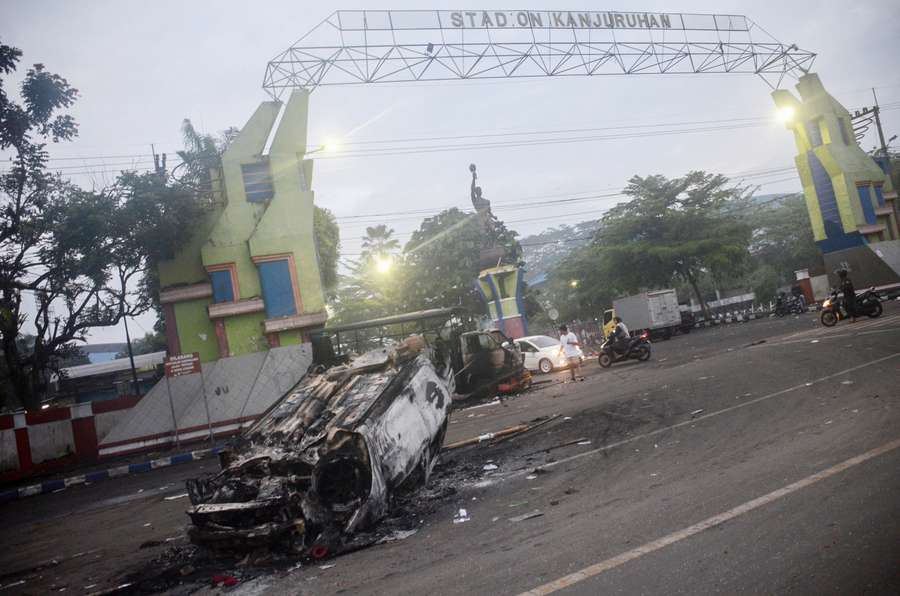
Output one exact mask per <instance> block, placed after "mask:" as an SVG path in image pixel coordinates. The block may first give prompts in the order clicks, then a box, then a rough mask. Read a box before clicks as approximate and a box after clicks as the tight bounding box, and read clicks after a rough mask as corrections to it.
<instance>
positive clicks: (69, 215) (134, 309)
mask: <svg viewBox="0 0 900 596" xmlns="http://www.w3.org/2000/svg"><path fill="white" fill-rule="evenodd" d="M20 56H21V52H20V51H19V50H16V49H14V48H10V47H9V46H3V45H2V44H0V73H2V74H3V75H6V74H9V73H11V72H13V71H14V69H15V66H16V63H17V62H18V60H19V57H20ZM2 89H3V80H2V79H0V150H10V151H12V153H13V157H12V160H11V164H12V165H11V168H10V169H9V170H8V171H7V172H6V173H5V174H3V175H2V176H0V345H2V350H3V359H4V365H5V366H4V374H5V375H6V379H4V382H3V385H4V386H6V387H7V388H9V390H8V391H7V393H9V394H11V395H13V396H14V397H15V398H16V400H18V401H19V402H21V403H22V404H23V405H24V406H26V407H27V408H28V409H33V408H36V407H38V405H39V397H40V394H41V392H42V391H43V387H44V385H45V384H46V381H47V377H48V373H49V371H52V370H53V369H55V368H57V367H58V364H59V362H60V361H62V360H64V359H66V358H68V357H71V356H72V355H73V354H74V353H75V352H76V351H77V348H76V347H75V344H74V342H76V341H84V339H85V335H86V333H87V332H88V331H89V330H90V329H91V328H93V327H103V326H110V325H115V324H117V323H118V322H119V321H121V320H122V318H123V317H125V316H135V315H137V314H140V313H141V312H144V311H145V310H146V309H147V308H149V301H148V300H147V299H146V297H145V296H143V295H142V294H141V292H139V291H138V282H139V280H140V278H141V276H142V275H143V274H144V273H145V272H146V271H147V270H148V269H149V268H151V267H152V263H153V261H154V259H157V258H159V256H160V255H161V254H164V253H166V252H168V251H171V250H172V245H173V244H177V243H178V242H180V241H181V239H183V238H184V237H185V236H186V234H184V231H185V229H186V227H187V226H189V225H191V221H192V219H191V217H192V213H193V211H192V209H194V204H193V201H192V200H191V199H192V196H193V195H192V193H191V192H190V191H189V190H187V189H184V188H182V187H180V186H177V185H175V186H171V187H169V188H167V190H166V191H165V192H157V190H158V188H159V186H160V185H161V184H162V186H163V187H165V186H166V185H165V184H164V183H160V181H159V177H158V176H157V175H156V174H146V175H137V174H131V173H126V174H123V175H122V176H120V178H119V179H118V182H117V183H116V185H114V186H113V187H112V188H110V189H105V190H102V191H98V192H94V191H84V190H81V189H79V188H77V187H76V186H74V185H72V184H70V183H68V182H66V181H64V180H62V179H61V178H60V177H59V176H53V175H51V174H50V173H49V172H48V168H47V160H48V154H47V151H46V143H47V142H48V141H53V142H59V141H63V140H68V139H71V138H73V137H74V136H75V134H76V132H77V127H76V125H75V122H74V120H73V119H72V118H71V116H69V115H68V114H64V113H62V112H64V110H65V109H66V108H68V107H70V106H71V105H72V104H73V102H74V101H75V98H76V97H77V91H76V90H75V89H73V88H72V87H70V86H69V84H68V82H67V81H66V80H65V79H63V78H62V77H60V76H58V75H54V74H50V73H48V72H46V70H45V69H44V67H43V66H41V65H35V67H34V68H33V69H30V70H29V71H28V72H27V74H26V76H25V79H24V81H23V82H22V84H21V87H20V95H21V97H22V102H21V103H16V102H14V101H13V100H12V99H11V98H10V97H9V96H8V95H7V94H6V92H5V91H3V90H2ZM148 187H151V188H152V189H153V192H146V189H147V188H148ZM25 296H31V297H33V302H34V305H35V309H34V313H33V315H29V313H28V309H27V308H26V307H25V306H24V305H25V304H26V303H25V302H23V298H24V297H25ZM29 302H30V301H29ZM26 324H28V325H30V326H31V327H33V335H34V341H33V343H32V344H31V346H30V348H29V349H27V350H26V349H23V348H22V346H21V343H20V341H19V339H20V337H21V336H22V335H23V334H24V333H26V332H30V331H31V330H30V329H28V328H27V327H26Z"/></svg>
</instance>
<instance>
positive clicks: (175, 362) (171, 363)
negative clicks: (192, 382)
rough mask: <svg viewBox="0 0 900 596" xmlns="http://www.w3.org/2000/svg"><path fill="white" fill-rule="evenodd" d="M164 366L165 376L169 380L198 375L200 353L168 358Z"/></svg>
mask: <svg viewBox="0 0 900 596" xmlns="http://www.w3.org/2000/svg"><path fill="white" fill-rule="evenodd" d="M165 366H166V376H167V377H169V378H175V377H180V376H182V375H192V374H195V373H198V372H200V352H193V353H191V354H176V355H174V356H168V357H167V358H166V360H165Z"/></svg>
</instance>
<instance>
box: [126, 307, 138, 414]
mask: <svg viewBox="0 0 900 596" xmlns="http://www.w3.org/2000/svg"><path fill="white" fill-rule="evenodd" d="M122 322H123V323H125V341H126V342H127V343H128V360H129V361H131V380H132V381H133V382H134V392H135V393H137V396H138V397H140V396H141V386H140V385H138V378H137V369H135V368H134V352H132V350H131V334H130V333H128V317H127V316H126V317H122Z"/></svg>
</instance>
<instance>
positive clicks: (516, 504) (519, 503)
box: [509, 501, 528, 507]
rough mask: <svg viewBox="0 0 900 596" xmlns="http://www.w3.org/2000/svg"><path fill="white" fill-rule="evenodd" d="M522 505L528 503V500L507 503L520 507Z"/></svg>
mask: <svg viewBox="0 0 900 596" xmlns="http://www.w3.org/2000/svg"><path fill="white" fill-rule="evenodd" d="M522 505H528V501H516V502H515V503H510V504H509V506H510V507H521V506H522Z"/></svg>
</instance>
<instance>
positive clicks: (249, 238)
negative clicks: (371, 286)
mask: <svg viewBox="0 0 900 596" xmlns="http://www.w3.org/2000/svg"><path fill="white" fill-rule="evenodd" d="M308 101H309V96H308V93H307V92H305V91H302V90H301V91H295V92H294V93H293V94H292V95H291V97H290V99H289V100H288V102H287V104H286V105H285V106H284V113H283V115H282V117H281V119H280V121H279V125H278V129H277V130H276V131H275V134H274V137H273V141H272V145H271V148H270V150H269V152H268V155H265V156H264V155H263V153H264V150H265V145H266V141H267V140H268V138H269V136H270V134H271V131H272V127H273V126H274V124H275V122H276V120H277V117H278V114H279V111H280V110H281V109H282V105H281V103H279V102H271V101H270V102H263V103H262V104H260V106H259V107H258V108H257V109H256V111H255V112H254V114H253V115H252V116H251V118H250V120H249V121H248V122H247V123H246V124H245V125H244V127H243V128H242V129H241V133H240V134H239V135H238V137H237V138H236V139H235V140H234V141H233V142H232V143H231V145H229V147H228V149H227V150H226V151H225V153H224V155H223V156H222V170H223V171H222V176H221V179H222V180H223V183H224V192H223V195H224V197H225V201H224V206H221V207H218V208H217V209H216V210H215V211H212V212H210V213H209V214H208V215H207V216H206V217H205V218H204V220H203V222H202V223H201V224H200V225H199V226H198V229H197V232H196V234H195V235H194V236H193V237H192V239H191V240H190V241H189V242H188V244H187V245H186V246H185V247H184V248H183V249H182V250H181V251H179V254H178V255H177V256H176V257H175V258H174V259H172V260H171V261H166V262H164V263H161V264H160V267H159V271H160V281H161V286H162V288H163V289H169V288H173V287H176V286H179V285H184V284H196V283H207V282H208V281H209V276H208V274H207V268H208V267H211V266H215V265H224V264H229V263H233V264H234V265H235V269H236V272H237V283H238V287H237V288H236V291H237V292H236V293H237V295H236V297H235V298H236V299H239V300H250V299H254V298H261V297H262V295H261V294H262V292H261V288H260V282H259V274H258V271H257V267H256V264H255V263H254V262H253V258H254V257H265V256H270V255H280V254H291V255H293V258H294V262H295V264H296V267H297V270H296V275H297V281H298V286H299V291H300V299H301V302H302V313H304V314H306V313H316V312H321V311H323V310H324V309H325V301H324V296H323V291H322V285H321V277H320V274H319V266H318V258H317V255H316V248H315V237H314V232H313V201H314V194H313V192H312V190H311V184H312V174H313V162H312V161H311V160H304V159H303V157H304V153H305V152H306V143H307V140H306V133H307V117H308ZM259 163H267V164H268V166H269V171H270V174H271V179H272V187H273V190H274V196H273V198H272V199H271V200H269V201H267V202H264V203H250V202H247V198H246V193H245V191H244V180H243V175H242V169H241V165H242V164H259ZM209 302H210V301H209V300H202V301H197V300H195V301H191V302H187V303H180V304H177V305H176V307H175V318H176V321H177V329H178V337H179V341H180V342H181V347H182V351H184V352H191V351H197V352H200V353H201V357H202V358H203V360H205V361H208V360H213V359H215V358H217V357H218V342H217V339H216V334H215V324H214V323H213V321H211V320H210V319H209V313H208V310H207V305H208V304H209ZM298 306H299V305H298ZM264 321H265V313H253V314H244V315H236V316H230V317H226V318H225V319H224V322H225V333H226V336H227V338H228V347H229V352H230V354H231V355H234V356H237V355H240V354H246V353H251V352H258V351H261V350H265V349H268V347H269V345H268V340H267V339H266V338H265V336H264V334H263V330H264V326H263V323H264ZM202 337H205V339H201V338H202ZM279 340H280V343H281V344H282V345H291V344H296V343H300V342H301V341H302V333H301V331H300V330H290V331H284V332H281V333H280V335H279Z"/></svg>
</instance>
